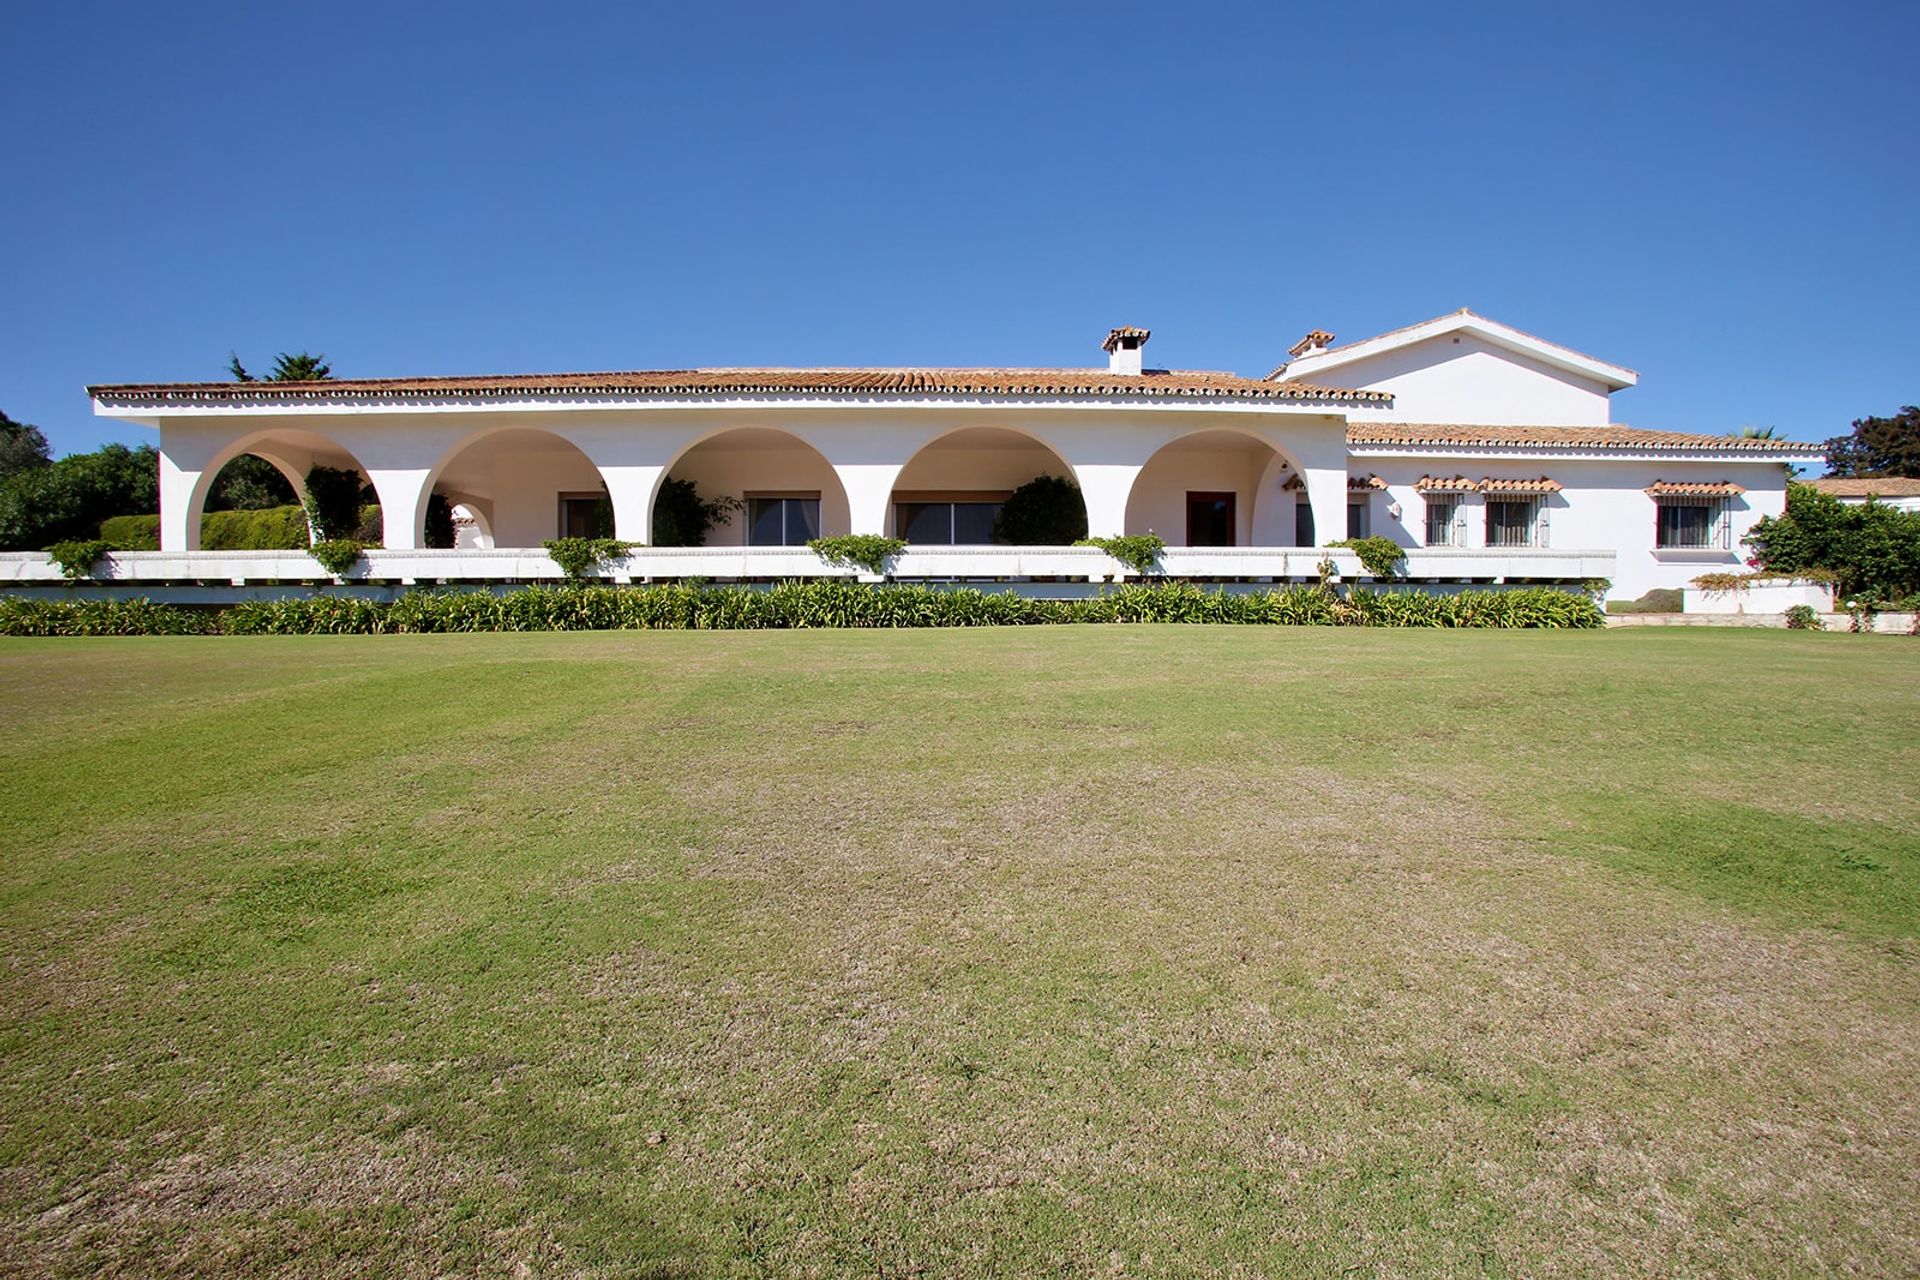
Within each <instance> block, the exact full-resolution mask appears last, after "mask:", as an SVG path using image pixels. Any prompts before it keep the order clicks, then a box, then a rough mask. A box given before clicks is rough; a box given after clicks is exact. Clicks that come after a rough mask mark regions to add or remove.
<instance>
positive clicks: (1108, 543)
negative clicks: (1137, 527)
mask: <svg viewBox="0 0 1920 1280" xmlns="http://www.w3.org/2000/svg"><path fill="white" fill-rule="evenodd" d="M1073 545H1074V546H1076V547H1098V548H1100V549H1101V550H1102V551H1104V552H1106V553H1107V554H1108V555H1110V556H1112V557H1113V558H1114V559H1115V560H1118V561H1119V562H1120V563H1121V564H1124V565H1128V566H1130V567H1131V568H1132V569H1133V570H1134V572H1136V573H1152V572H1154V571H1155V570H1156V569H1158V568H1159V567H1160V553H1161V552H1162V551H1165V550H1166V549H1167V540H1166V539H1165V538H1162V537H1161V536H1160V535H1159V534H1157V533H1129V534H1124V535H1122V536H1120V537H1115V538H1076V539H1075V540H1074V543H1073Z"/></svg>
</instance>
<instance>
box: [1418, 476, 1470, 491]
mask: <svg viewBox="0 0 1920 1280" xmlns="http://www.w3.org/2000/svg"><path fill="white" fill-rule="evenodd" d="M1479 489H1480V486H1479V485H1478V484H1476V483H1474V482H1473V481H1472V480H1469V479H1467V478H1466V477H1465V476H1421V477H1420V478H1419V479H1418V480H1415V481H1414V482H1413V491H1414V492H1415V493H1476V492H1478V491H1479Z"/></svg>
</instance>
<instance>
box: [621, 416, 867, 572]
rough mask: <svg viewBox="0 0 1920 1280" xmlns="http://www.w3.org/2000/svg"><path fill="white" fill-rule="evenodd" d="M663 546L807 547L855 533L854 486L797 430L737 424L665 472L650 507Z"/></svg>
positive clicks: (653, 535)
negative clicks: (850, 497) (850, 496)
mask: <svg viewBox="0 0 1920 1280" xmlns="http://www.w3.org/2000/svg"><path fill="white" fill-rule="evenodd" d="M650 511H651V514H650V524H651V536H650V539H649V540H650V541H651V542H652V543H653V545H655V546H710V547H743V546H767V547H779V546H789V547H791V546H800V545H802V544H804V543H805V542H807V541H808V540H809V539H811V538H820V537H837V536H840V535H843V534H845V533H848V532H849V531H850V530H851V528H852V520H851V518H850V517H849V515H848V509H847V491H846V489H845V487H843V486H842V485H841V483H840V477H839V475H838V474H836V473H835V471H834V469H833V466H832V464H831V463H829V462H828V461H827V460H826V458H825V457H823V456H822V455H821V454H820V451H819V450H817V449H815V448H814V447H813V446H812V445H810V444H808V443H807V442H806V441H804V440H802V439H800V437H798V436H796V435H792V434H790V433H788V432H785V431H779V430H775V429H772V428H767V427H734V428H731V429H729V430H725V431H721V432H718V433H716V434H714V435H711V436H708V437H706V438H705V439H703V440H701V441H699V442H698V443H696V444H694V445H692V446H690V447H689V448H688V449H687V450H686V451H685V452H684V453H682V454H681V455H680V456H679V457H678V458H675V459H674V461H673V465H672V466H670V467H668V468H667V470H666V472H665V474H664V475H662V477H661V479H660V483H659V485H658V486H657V487H656V488H655V489H654V494H653V502H652V504H651V508H650Z"/></svg>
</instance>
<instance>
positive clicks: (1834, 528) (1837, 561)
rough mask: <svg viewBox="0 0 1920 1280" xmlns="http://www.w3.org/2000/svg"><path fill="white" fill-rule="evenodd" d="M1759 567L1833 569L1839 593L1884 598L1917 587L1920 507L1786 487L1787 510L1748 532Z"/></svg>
mask: <svg viewBox="0 0 1920 1280" xmlns="http://www.w3.org/2000/svg"><path fill="white" fill-rule="evenodd" d="M1745 541H1746V543H1747V544H1748V545H1749V546H1751V547H1752V548H1753V549H1754V558H1755V559H1756V560H1757V561H1758V562H1759V566H1760V568H1762V569H1765V570H1767V571H1769V572H1771V573H1776V574H1788V575H1796V576H1797V575H1801V574H1804V573H1805V572H1807V571H1809V570H1819V569H1826V570H1831V571H1832V572H1833V573H1834V574H1835V575H1836V576H1837V578H1838V582H1839V587H1840V592H1841V594H1843V595H1848V596H1855V597H1859V598H1862V599H1868V600H1882V599H1889V598H1894V597H1898V596H1904V595H1908V594H1910V593H1912V592H1915V591H1920V511H1900V510H1896V509H1895V508H1893V507H1890V506H1887V505H1886V504H1885V503H1881V502H1867V503H1859V504H1848V503H1843V502H1841V501H1839V500H1838V499H1837V498H1835V497H1833V495H1831V494H1826V493H1821V492H1819V491H1818V490H1816V489H1814V488H1813V487H1811V486H1810V485H1804V484H1789V485H1788V486H1787V509H1786V511H1785V512H1784V513H1783V514H1781V515H1780V516H1778V517H1774V516H1763V517H1761V519H1760V520H1759V521H1757V522H1756V523H1755V524H1754V526H1753V529H1752V530H1751V531H1750V532H1749V533H1748V534H1747V536H1746V539H1745Z"/></svg>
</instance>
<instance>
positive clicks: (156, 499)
mask: <svg viewBox="0 0 1920 1280" xmlns="http://www.w3.org/2000/svg"><path fill="white" fill-rule="evenodd" d="M159 509H160V459H159V455H158V453H157V452H156V451H155V449H154V447H153V446H152V445H150V444H143V445H141V446H140V447H139V448H137V449H129V448H127V446H126V445H123V444H109V445H102V446H101V447H100V448H98V449H96V450H94V451H93V452H92V453H75V454H69V455H68V456H66V457H64V458H61V459H60V460H59V461H58V462H51V463H48V464H47V465H46V466H42V467H30V468H28V469H27V470H25V471H20V472H17V473H15V474H14V475H13V476H11V477H9V478H8V479H7V480H6V482H5V483H4V484H0V548H4V549H6V550H9V551H35V550H41V549H44V548H46V547H48V546H50V545H51V544H53V543H55V542H59V541H62V540H64V539H68V538H91V537H94V536H96V535H97V534H98V533H99V531H100V522H101V521H102V520H105V519H106V518H107V517H108V516H133V515H147V514H150V513H152V512H154V511H158V510H159Z"/></svg>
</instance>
